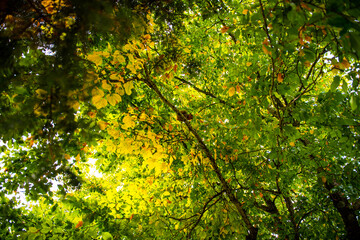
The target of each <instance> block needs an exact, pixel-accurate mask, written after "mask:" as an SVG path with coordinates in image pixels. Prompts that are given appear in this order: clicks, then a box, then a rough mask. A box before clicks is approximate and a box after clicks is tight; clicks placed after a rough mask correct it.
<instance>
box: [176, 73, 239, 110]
mask: <svg viewBox="0 0 360 240" xmlns="http://www.w3.org/2000/svg"><path fill="white" fill-rule="evenodd" d="M174 78H176V79H177V80H179V81H181V82H182V83H185V84H187V85H189V86H191V87H192V88H194V89H195V90H196V91H198V92H200V93H203V94H205V95H206V96H209V97H212V98H214V99H217V100H219V102H220V103H222V104H225V105H228V106H230V107H231V108H235V106H233V105H230V104H228V103H227V102H225V101H224V100H222V99H220V98H219V97H217V96H215V95H214V94H212V93H211V92H207V91H205V90H202V89H200V88H198V87H196V86H195V85H194V84H192V83H191V82H189V81H187V80H185V79H183V78H180V77H174Z"/></svg>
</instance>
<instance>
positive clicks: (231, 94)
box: [229, 87, 235, 97]
mask: <svg viewBox="0 0 360 240" xmlns="http://www.w3.org/2000/svg"><path fill="white" fill-rule="evenodd" d="M234 94H235V88H234V87H231V88H230V89H229V96H230V97H232V96H233V95H234Z"/></svg>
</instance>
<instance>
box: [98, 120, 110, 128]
mask: <svg viewBox="0 0 360 240" xmlns="http://www.w3.org/2000/svg"><path fill="white" fill-rule="evenodd" d="M98 125H99V127H100V129H101V130H105V128H106V126H107V125H108V123H106V122H104V121H99V122H98Z"/></svg>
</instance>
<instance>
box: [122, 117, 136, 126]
mask: <svg viewBox="0 0 360 240" xmlns="http://www.w3.org/2000/svg"><path fill="white" fill-rule="evenodd" d="M123 123H124V124H123V125H122V128H124V129H128V128H132V127H134V126H135V122H134V119H133V117H131V116H130V115H129V114H127V115H126V116H125V117H124V118H123Z"/></svg>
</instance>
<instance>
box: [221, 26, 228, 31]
mask: <svg viewBox="0 0 360 240" xmlns="http://www.w3.org/2000/svg"><path fill="white" fill-rule="evenodd" d="M229 28H230V27H227V26H223V27H222V28H221V29H220V31H221V33H226V32H227V31H228V30H229Z"/></svg>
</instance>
